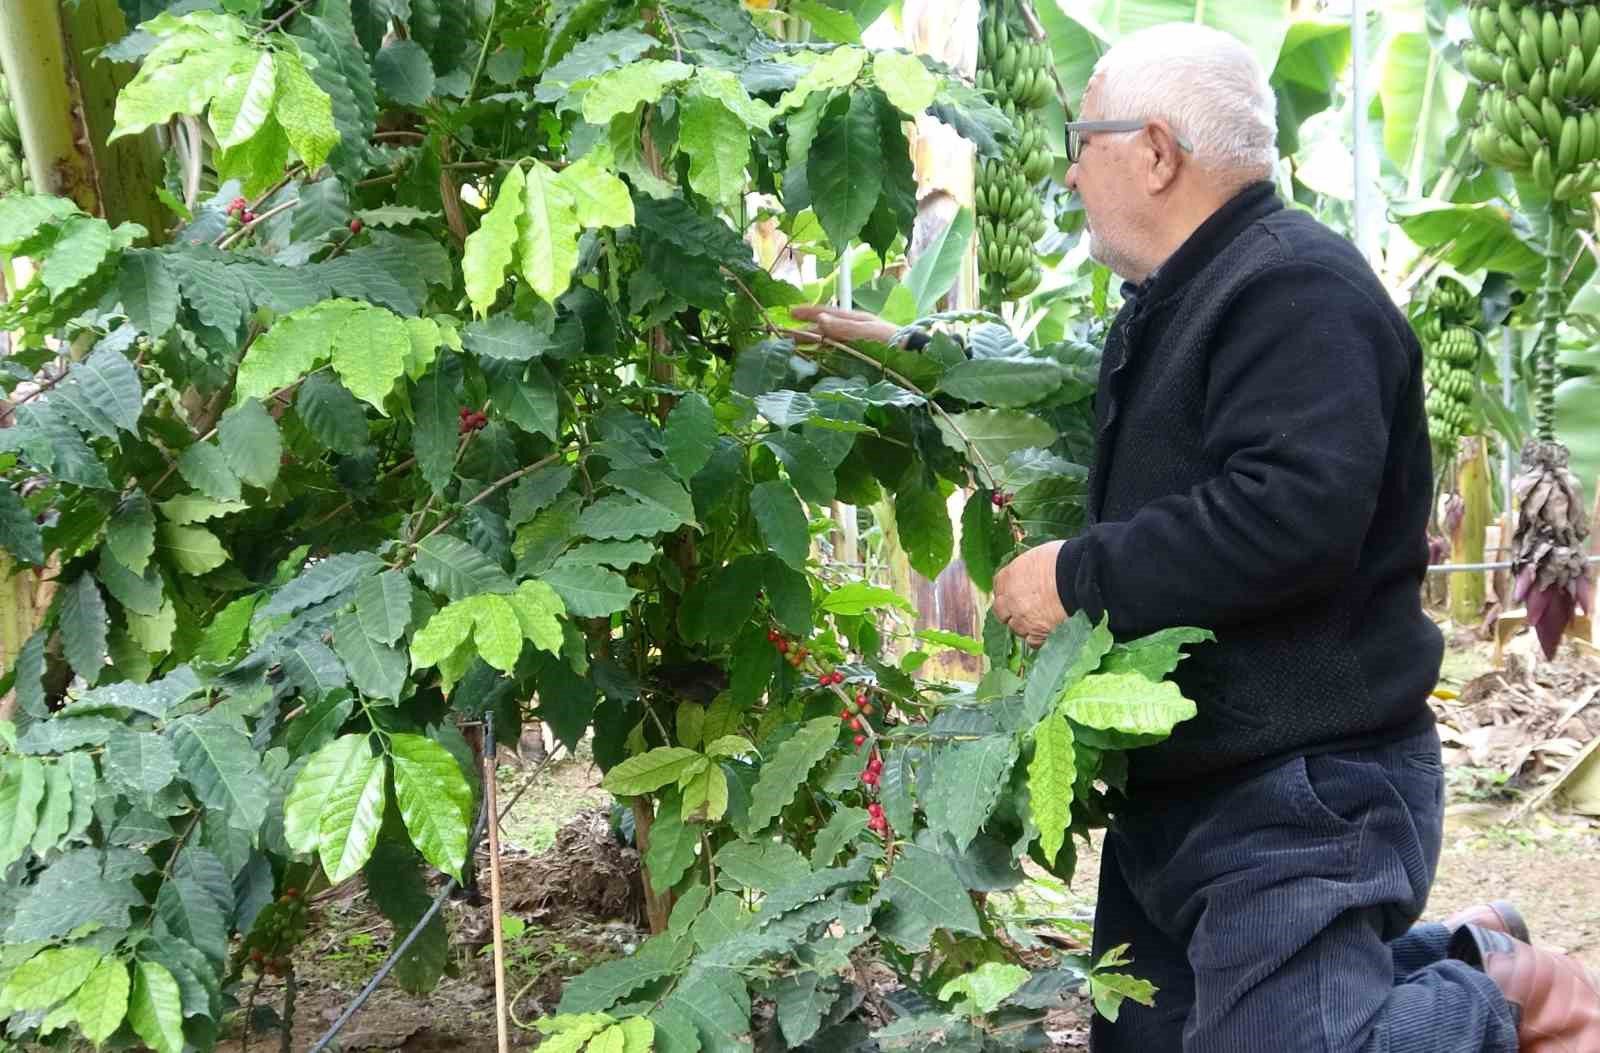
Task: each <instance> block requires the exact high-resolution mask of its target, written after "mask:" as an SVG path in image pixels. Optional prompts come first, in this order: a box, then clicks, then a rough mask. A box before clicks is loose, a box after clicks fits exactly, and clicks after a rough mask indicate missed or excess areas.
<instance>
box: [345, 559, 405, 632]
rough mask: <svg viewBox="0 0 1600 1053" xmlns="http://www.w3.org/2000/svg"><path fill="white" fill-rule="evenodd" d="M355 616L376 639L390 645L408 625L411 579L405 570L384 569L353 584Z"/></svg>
mask: <svg viewBox="0 0 1600 1053" xmlns="http://www.w3.org/2000/svg"><path fill="white" fill-rule="evenodd" d="M356 617H358V618H359V619H360V621H361V628H362V630H363V631H364V632H366V634H367V635H368V636H369V637H371V638H372V640H373V641H374V642H376V643H380V644H385V645H392V644H393V643H394V642H395V641H396V640H398V639H400V637H401V636H403V635H404V634H405V631H406V630H407V629H409V628H410V627H411V582H410V581H408V580H407V579H406V576H405V573H404V572H403V571H398V570H386V571H384V572H383V573H381V574H379V575H377V576H376V577H371V578H365V579H363V580H362V582H361V584H360V585H358V586H356Z"/></svg>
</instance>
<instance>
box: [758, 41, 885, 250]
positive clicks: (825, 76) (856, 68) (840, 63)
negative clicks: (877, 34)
mask: <svg viewBox="0 0 1600 1053" xmlns="http://www.w3.org/2000/svg"><path fill="white" fill-rule="evenodd" d="M866 61H867V52H866V50H865V49H863V48H858V47H840V48H834V49H833V50H832V51H830V52H828V53H827V54H825V55H823V56H822V57H821V58H820V59H818V60H817V61H816V62H815V63H813V64H812V65H811V67H810V68H809V69H807V70H806V71H805V73H804V74H802V75H801V77H800V80H799V81H798V82H796V84H795V86H794V87H793V88H790V89H789V90H788V91H786V92H784V93H783V97H782V98H780V99H779V100H778V112H779V113H786V112H788V111H789V110H792V109H794V108H795V107H796V106H799V105H800V104H801V103H803V102H805V101H806V99H807V98H809V97H810V95H811V94H812V93H813V92H818V91H827V90H829V89H831V88H844V87H849V86H850V85H852V84H854V83H855V79H856V77H858V76H859V75H860V74H861V69H862V67H863V66H865V65H866ZM835 244H839V243H838V242H835Z"/></svg>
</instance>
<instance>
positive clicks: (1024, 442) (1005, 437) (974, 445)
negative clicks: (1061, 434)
mask: <svg viewBox="0 0 1600 1053" xmlns="http://www.w3.org/2000/svg"><path fill="white" fill-rule="evenodd" d="M934 423H935V424H937V425H938V426H939V432H940V434H942V435H943V437H944V441H945V445H947V446H949V447H950V448H951V449H953V450H955V451H957V452H958V453H961V454H963V455H964V456H970V454H969V453H968V451H969V450H976V451H977V455H978V456H980V457H982V458H983V460H984V462H985V463H987V464H988V465H989V467H990V468H993V469H998V468H1000V467H1001V466H1002V465H1004V464H1005V463H1006V458H1007V457H1010V456H1011V455H1012V454H1013V453H1015V452H1017V451H1018V450H1027V449H1032V448H1034V447H1046V446H1049V445H1050V444H1051V443H1053V442H1055V441H1056V430H1055V429H1054V428H1052V427H1051V426H1050V425H1049V424H1048V423H1046V422H1045V421H1043V420H1041V419H1040V418H1038V417H1035V416H1034V415H1033V414H1031V413H1024V412H1023V411H1022V410H1016V409H977V410H968V411H967V412H965V413H955V414H951V415H950V416H949V417H948V418H947V417H945V416H943V415H942V414H941V415H938V416H935V417H934ZM969 444H970V445H969Z"/></svg>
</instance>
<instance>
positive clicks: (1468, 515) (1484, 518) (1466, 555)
mask: <svg viewBox="0 0 1600 1053" xmlns="http://www.w3.org/2000/svg"><path fill="white" fill-rule="evenodd" d="M1456 463H1457V465H1458V468H1457V482H1458V486H1459V490H1460V494H1461V500H1462V503H1463V504H1464V505H1465V511H1464V514H1463V515H1462V517H1461V522H1460V524H1459V525H1458V526H1457V527H1456V530H1455V533H1454V535H1453V536H1452V537H1451V538H1450V553H1451V561H1452V562H1454V563H1482V562H1483V557H1484V535H1485V532H1486V531H1487V530H1488V528H1489V517H1490V508H1489V504H1490V502H1489V486H1490V479H1489V458H1488V454H1487V452H1486V450H1485V448H1484V441H1483V439H1481V438H1479V437H1476V436H1474V437H1472V438H1467V439H1463V440H1462V442H1461V452H1460V455H1459V457H1458V459H1457V462H1456ZM1484 581H1485V576H1484V575H1483V574H1481V573H1478V572H1477V571H1462V572H1460V573H1457V574H1452V575H1451V576H1450V619H1451V620H1452V621H1454V622H1455V623H1456V625H1458V626H1469V625H1476V624H1477V623H1478V621H1479V619H1480V618H1482V617H1483V604H1484V600H1485V598H1486V592H1485V584H1484Z"/></svg>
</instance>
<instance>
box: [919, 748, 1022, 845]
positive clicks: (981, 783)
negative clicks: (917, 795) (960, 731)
mask: <svg viewBox="0 0 1600 1053" xmlns="http://www.w3.org/2000/svg"><path fill="white" fill-rule="evenodd" d="M1016 759H1017V740H1016V738H1015V737H1014V736H1011V735H985V736H983V737H982V738H979V739H977V740H976V741H972V742H961V743H957V744H955V745H953V746H948V747H946V748H944V749H942V750H940V751H938V752H937V753H935V754H934V755H933V759H932V764H933V769H934V778H933V788H932V790H931V791H930V792H929V793H928V799H927V801H926V802H925V804H926V806H927V809H928V824H929V825H930V826H931V827H933V829H935V830H937V831H939V832H941V833H948V834H949V835H950V836H951V837H952V838H953V839H954V840H955V844H956V849H957V851H962V852H964V851H966V849H967V846H968V845H970V844H971V843H972V839H973V838H974V837H977V836H978V831H979V830H980V829H982V828H983V824H984V823H985V822H987V821H988V819H989V816H990V815H991V814H992V813H993V812H994V809H995V805H996V804H998V803H999V800H1000V792H1001V791H1002V790H1003V789H1005V787H1006V785H1007V784H1008V783H1009V782H1010V775H1011V766H1012V765H1013V764H1014V763H1016Z"/></svg>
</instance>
